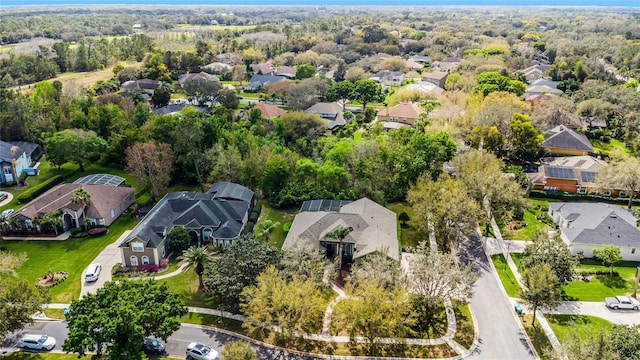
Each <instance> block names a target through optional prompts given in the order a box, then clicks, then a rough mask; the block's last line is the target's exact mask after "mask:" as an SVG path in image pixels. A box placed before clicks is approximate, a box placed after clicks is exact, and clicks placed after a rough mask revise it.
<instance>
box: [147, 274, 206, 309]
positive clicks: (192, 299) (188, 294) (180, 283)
mask: <svg viewBox="0 0 640 360" xmlns="http://www.w3.org/2000/svg"><path fill="white" fill-rule="evenodd" d="M158 282H159V283H162V284H167V286H168V287H169V291H171V292H174V293H177V294H179V295H180V296H181V297H182V300H184V302H185V304H186V305H187V306H195V307H206V308H215V307H216V305H217V302H216V301H215V299H213V298H212V297H211V296H210V295H208V294H206V293H204V292H198V275H196V273H195V272H194V271H193V269H187V270H186V271H183V272H182V273H180V274H179V275H176V276H172V277H170V278H167V279H163V280H158Z"/></svg>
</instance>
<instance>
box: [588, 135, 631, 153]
mask: <svg viewBox="0 0 640 360" xmlns="http://www.w3.org/2000/svg"><path fill="white" fill-rule="evenodd" d="M589 141H590V142H591V145H593V149H594V151H596V152H604V153H608V154H609V155H614V156H625V157H626V156H629V155H630V154H631V152H630V151H629V149H628V148H627V147H626V146H625V145H624V142H622V141H620V140H616V139H611V141H609V142H608V143H605V142H602V141H600V140H589Z"/></svg>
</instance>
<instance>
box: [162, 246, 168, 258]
mask: <svg viewBox="0 0 640 360" xmlns="http://www.w3.org/2000/svg"><path fill="white" fill-rule="evenodd" d="M165 256H167V249H166V248H165V247H164V245H163V246H162V257H165Z"/></svg>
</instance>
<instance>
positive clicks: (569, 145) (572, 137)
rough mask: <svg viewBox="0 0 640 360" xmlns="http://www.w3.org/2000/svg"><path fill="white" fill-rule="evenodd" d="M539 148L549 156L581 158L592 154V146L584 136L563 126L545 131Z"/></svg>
mask: <svg viewBox="0 0 640 360" xmlns="http://www.w3.org/2000/svg"><path fill="white" fill-rule="evenodd" d="M540 146H541V147H542V148H543V149H544V150H546V151H547V152H548V153H549V154H551V155H565V156H583V155H589V153H591V152H593V146H592V145H591V142H590V141H589V139H587V136H586V135H584V134H582V133H579V132H577V131H575V130H572V129H570V128H568V127H566V126H565V125H559V126H556V127H554V128H553V129H551V130H549V131H547V132H546V133H545V136H544V141H543V142H542V144H541V145H540Z"/></svg>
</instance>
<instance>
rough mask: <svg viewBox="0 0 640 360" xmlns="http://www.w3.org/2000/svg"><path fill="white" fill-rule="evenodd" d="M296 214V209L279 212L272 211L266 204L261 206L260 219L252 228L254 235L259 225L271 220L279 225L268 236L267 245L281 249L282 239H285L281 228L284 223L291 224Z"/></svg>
mask: <svg viewBox="0 0 640 360" xmlns="http://www.w3.org/2000/svg"><path fill="white" fill-rule="evenodd" d="M297 213H298V209H287V210H280V209H274V208H272V207H270V206H269V205H267V204H262V212H261V214H260V218H259V219H258V222H257V223H256V226H255V227H254V228H253V232H254V234H256V235H257V234H258V232H260V224H261V223H262V222H263V221H265V220H271V221H273V222H278V223H280V225H278V226H276V228H275V229H273V231H272V232H271V234H269V239H268V241H269V244H271V245H273V246H274V247H276V248H278V249H281V248H282V244H284V239H285V238H286V237H287V234H285V233H284V230H283V229H282V226H283V225H284V224H285V223H286V222H289V221H290V222H293V218H294V217H295V216H296V214H297Z"/></svg>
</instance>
